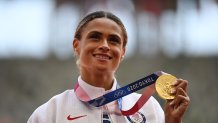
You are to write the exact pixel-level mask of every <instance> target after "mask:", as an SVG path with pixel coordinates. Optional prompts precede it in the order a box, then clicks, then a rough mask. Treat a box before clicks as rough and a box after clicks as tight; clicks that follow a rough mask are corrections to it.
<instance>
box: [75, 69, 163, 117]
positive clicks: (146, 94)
mask: <svg viewBox="0 0 218 123" xmlns="http://www.w3.org/2000/svg"><path fill="white" fill-rule="evenodd" d="M158 77H159V72H156V73H153V74H151V75H148V76H146V77H144V78H141V79H139V80H137V81H135V82H132V83H130V84H128V85H126V86H124V87H121V88H118V89H116V90H114V91H112V92H109V93H107V94H104V95H103V96H100V97H97V98H95V99H90V97H89V96H88V95H87V93H86V92H85V91H84V90H83V89H82V87H80V85H79V83H78V82H77V83H76V85H75V86H74V92H75V94H76V96H77V97H78V98H79V99H80V100H81V101H83V102H86V103H88V104H89V105H92V106H95V107H100V106H103V105H105V104H107V103H110V102H112V101H115V100H118V104H119V108H120V111H121V113H122V115H125V116H129V115H132V114H134V113H136V112H137V111H138V110H139V109H140V108H141V107H142V106H143V105H144V104H145V103H146V102H147V101H148V99H149V98H150V96H151V95H152V94H153V93H154V92H155V89H154V85H153V84H154V83H155V81H156V80H157V78H158ZM145 87H147V88H146V89H145V90H144V91H143V93H142V96H141V97H140V98H139V99H138V101H137V102H136V103H135V105H134V106H133V107H132V108H131V109H129V110H127V111H124V110H122V97H124V96H126V95H129V94H131V93H133V92H135V91H138V90H140V89H142V88H145Z"/></svg>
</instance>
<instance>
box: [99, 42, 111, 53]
mask: <svg viewBox="0 0 218 123" xmlns="http://www.w3.org/2000/svg"><path fill="white" fill-rule="evenodd" d="M100 49H102V50H104V51H109V49H110V47H109V44H108V42H107V40H103V41H102V43H101V46H100Z"/></svg>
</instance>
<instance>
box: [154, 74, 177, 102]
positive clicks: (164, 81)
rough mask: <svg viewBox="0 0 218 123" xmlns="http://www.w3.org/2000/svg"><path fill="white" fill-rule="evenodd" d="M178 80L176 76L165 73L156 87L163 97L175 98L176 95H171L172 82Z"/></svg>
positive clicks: (158, 80)
mask: <svg viewBox="0 0 218 123" xmlns="http://www.w3.org/2000/svg"><path fill="white" fill-rule="evenodd" d="M175 81H176V77H174V76H172V75H169V74H165V75H161V76H160V77H159V78H158V79H157V81H156V83H155V88H156V91H157V93H158V95H159V96H160V97H161V98H163V99H174V97H175V96H173V95H171V94H170V92H171V90H172V83H173V82H175Z"/></svg>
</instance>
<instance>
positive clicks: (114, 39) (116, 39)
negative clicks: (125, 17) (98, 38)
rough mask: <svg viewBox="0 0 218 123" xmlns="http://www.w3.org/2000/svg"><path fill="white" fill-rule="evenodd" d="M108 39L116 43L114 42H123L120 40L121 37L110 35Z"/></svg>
mask: <svg viewBox="0 0 218 123" xmlns="http://www.w3.org/2000/svg"><path fill="white" fill-rule="evenodd" d="M108 40H109V41H110V42H112V43H114V44H120V43H121V42H120V39H119V38H117V37H110V38H109V39H108Z"/></svg>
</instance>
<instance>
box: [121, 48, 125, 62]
mask: <svg viewBox="0 0 218 123" xmlns="http://www.w3.org/2000/svg"><path fill="white" fill-rule="evenodd" d="M125 53H126V48H123V49H122V55H121V60H123V59H124V57H125Z"/></svg>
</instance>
